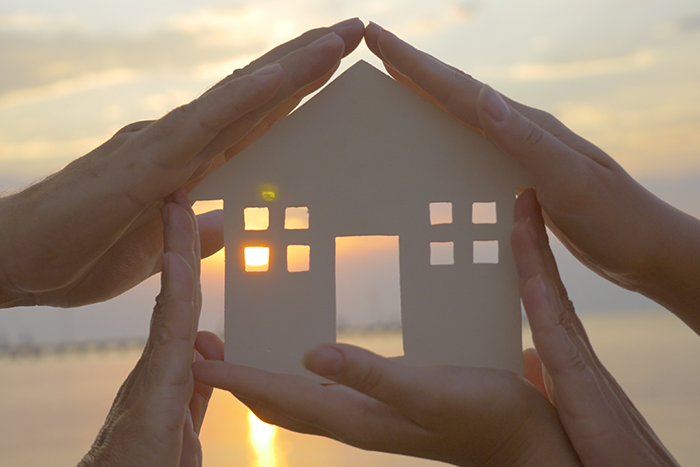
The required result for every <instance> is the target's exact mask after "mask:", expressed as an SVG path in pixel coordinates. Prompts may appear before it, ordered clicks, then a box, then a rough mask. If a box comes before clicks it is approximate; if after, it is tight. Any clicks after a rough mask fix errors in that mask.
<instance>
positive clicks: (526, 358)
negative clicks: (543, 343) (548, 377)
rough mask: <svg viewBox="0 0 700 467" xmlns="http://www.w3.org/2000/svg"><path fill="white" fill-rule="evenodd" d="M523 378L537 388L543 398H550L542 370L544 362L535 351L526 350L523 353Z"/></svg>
mask: <svg viewBox="0 0 700 467" xmlns="http://www.w3.org/2000/svg"><path fill="white" fill-rule="evenodd" d="M523 369H524V371H523V376H524V377H525V379H526V380H528V381H529V382H530V384H532V385H533V386H535V387H536V388H537V390H538V391H540V393H542V395H543V396H545V397H548V395H547V388H546V387H545V382H544V373H543V372H542V371H543V368H542V360H540V357H539V356H538V355H537V350H535V349H525V350H524V351H523Z"/></svg>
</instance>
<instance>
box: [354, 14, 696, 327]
mask: <svg viewBox="0 0 700 467" xmlns="http://www.w3.org/2000/svg"><path fill="white" fill-rule="evenodd" d="M365 41H366V43H367V45H368V47H369V48H370V49H371V50H372V51H373V52H374V53H375V54H376V55H377V56H378V57H379V58H381V59H382V60H383V61H384V63H385V65H386V67H387V70H388V71H389V73H390V74H391V75H392V76H394V77H395V78H396V79H397V80H398V81H400V82H402V83H404V84H406V85H407V86H408V87H409V88H411V89H413V90H414V91H416V92H418V93H419V94H421V95H423V96H424V97H426V98H428V99H429V100H431V101H433V102H435V103H436V104H437V105H439V106H441V107H443V108H444V109H445V110H447V111H448V112H449V113H451V114H452V115H454V116H455V117H456V118H458V119H460V120H461V121H462V122H464V123H466V124H467V125H469V126H471V127H473V128H475V129H477V130H478V131H481V132H482V133H483V134H484V135H485V136H486V137H487V138H488V139H489V140H490V141H491V142H493V143H494V144H495V145H496V146H498V147H499V148H500V149H502V150H503V151H504V152H506V153H507V154H509V155H510V156H511V157H513V159H514V160H516V162H518V163H519V164H520V165H521V167H523V168H524V169H525V171H526V172H527V173H528V174H529V175H530V176H531V177H532V179H533V181H534V185H535V188H536V192H537V199H538V201H539V202H540V204H541V205H542V207H543V209H544V211H545V216H546V219H547V224H548V226H549V227H550V228H551V229H552V230H553V231H554V232H555V233H556V235H557V236H558V238H559V239H560V240H561V241H562V242H563V243H564V244H565V245H566V246H567V247H568V249H569V250H570V251H571V252H572V253H573V254H574V255H575V256H576V257H577V258H578V259H579V260H581V261H582V262H583V263H584V264H586V265H587V266H588V267H589V268H591V269H592V270H593V271H595V272H597V273H598V274H600V275H601V276H603V277H605V278H607V279H608V280H610V281H612V282H614V283H616V284H618V285H620V286H622V287H625V288H628V289H631V290H635V291H639V292H640V293H643V294H644V295H646V296H648V297H649V298H651V299H653V300H656V301H657V302H659V303H660V304H662V305H664V306H665V307H667V308H669V309H670V310H672V311H673V312H674V313H676V314H678V316H679V317H680V318H681V319H683V320H684V321H685V322H686V323H687V324H688V325H689V326H690V327H692V328H693V329H694V330H695V331H696V332H698V333H700V313H697V310H698V309H700V288H698V287H697V283H698V280H700V262H698V261H697V258H698V257H700V242H697V237H698V236H699V235H700V221H698V220H697V219H694V218H693V217H691V216H688V215H686V214H684V213H682V212H680V211H678V210H677V209H675V208H673V207H672V206H669V205H668V204H666V203H665V202H663V201H661V200H660V199H658V198H657V197H655V196H654V195H652V194H651V193H649V192H648V191H647V190H646V189H644V188H643V187H642V186H641V185H640V184H638V183H637V182H636V181H635V180H634V179H632V177H630V176H629V174H627V173H626V172H625V171H624V169H623V168H622V167H620V166H619V165H618V164H617V163H616V162H615V161H614V160H613V159H612V158H611V157H610V156H608V155H607V154H605V153H604V152H603V151H602V150H601V149H599V148H598V147H596V146H595V145H593V144H592V143H590V142H588V141H586V140H585V139H583V138H581V137H580V136H578V135H576V134H575V133H574V132H572V131H571V130H569V129H568V128H567V127H566V126H564V125H563V124H562V123H561V122H559V121H558V120H556V119H555V118H554V117H553V116H551V115H549V114H547V113H546V112H543V111H541V110H537V109H533V108H530V107H527V106H524V105H522V104H519V103H517V102H515V101H512V100H510V99H508V98H505V97H503V96H501V95H499V94H498V93H496V92H495V91H494V90H493V89H491V88H489V87H487V86H485V85H484V84H483V83H480V82H479V81H477V80H476V79H474V78H472V77H471V76H469V75H466V74H465V73H463V72H462V71H460V70H457V69H456V68H454V67H451V66H449V65H446V64H444V63H442V62H440V61H439V60H437V59H435V58H434V57H432V56H430V55H427V54H426V53H424V52H421V51H419V50H417V49H415V48H414V47H412V46H410V45H409V44H407V43H405V42H403V41H402V40H400V39H399V38H398V37H396V36H395V35H393V34H391V33H390V32H388V31H385V30H383V29H381V28H380V27H379V26H377V25H374V24H370V25H369V26H368V27H367V29H366V31H365Z"/></svg>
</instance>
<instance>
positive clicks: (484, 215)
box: [472, 203, 496, 224]
mask: <svg viewBox="0 0 700 467" xmlns="http://www.w3.org/2000/svg"><path fill="white" fill-rule="evenodd" d="M472 222H473V223H474V224H495V223H496V203H474V204H472Z"/></svg>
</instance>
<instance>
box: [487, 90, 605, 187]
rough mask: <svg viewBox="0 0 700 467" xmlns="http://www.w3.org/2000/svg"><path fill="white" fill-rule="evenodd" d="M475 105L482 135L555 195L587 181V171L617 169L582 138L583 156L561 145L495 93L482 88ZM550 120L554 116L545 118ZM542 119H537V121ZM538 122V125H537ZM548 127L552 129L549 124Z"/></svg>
mask: <svg viewBox="0 0 700 467" xmlns="http://www.w3.org/2000/svg"><path fill="white" fill-rule="evenodd" d="M477 104H478V105H477V106H476V108H477V112H478V116H479V119H480V121H481V123H482V125H481V126H482V128H483V129H484V133H485V135H486V136H487V138H489V140H490V141H491V142H493V143H494V144H495V145H496V146H498V147H499V148H501V149H502V150H503V151H504V152H505V153H507V154H508V155H510V156H511V157H513V158H514V159H515V160H516V162H518V163H519V164H520V166H522V167H523V168H524V169H525V171H526V172H528V173H529V174H530V175H531V176H532V177H533V179H534V180H535V182H536V184H537V185H538V187H539V185H540V184H543V185H544V187H550V186H556V187H560V186H561V189H557V190H554V189H550V190H551V191H553V192H556V193H560V192H563V193H566V192H567V191H571V190H572V187H571V186H569V187H568V189H567V187H566V186H564V185H565V184H568V185H571V184H572V181H576V180H587V179H589V178H591V177H590V176H589V174H588V173H589V172H591V171H593V170H595V169H596V168H597V169H599V168H600V166H603V167H606V168H612V167H617V164H615V163H614V161H612V159H611V158H610V157H609V156H607V155H606V154H605V153H603V152H602V151H600V150H599V149H598V148H596V147H595V146H593V145H592V144H590V143H588V142H586V141H585V140H583V139H582V138H579V137H575V139H577V140H580V141H581V144H579V145H578V146H579V147H581V146H585V150H586V151H585V154H584V153H583V152H581V151H579V150H577V149H576V148H575V147H572V146H573V145H572V144H571V140H572V139H574V137H573V136H572V137H570V138H569V141H567V142H564V141H562V140H561V138H560V137H559V138H558V137H556V136H554V134H552V132H550V131H549V130H548V129H547V128H546V126H542V125H541V124H539V123H538V122H536V121H533V120H532V119H529V118H527V117H526V116H525V115H523V114H522V113H521V112H519V111H518V110H517V109H516V108H515V107H514V106H513V105H512V104H511V103H508V102H506V100H505V99H504V98H503V97H502V96H501V95H500V94H499V93H497V92H496V91H494V90H493V89H491V88H490V87H488V86H484V87H483V88H482V89H481V90H480V92H479V95H478V103H477ZM548 118H549V119H550V120H551V121H554V120H556V119H554V117H552V116H548ZM542 120H544V118H540V121H542ZM540 123H541V122H540ZM548 126H553V125H552V124H551V123H550V124H549V125H548ZM567 143H568V144H567Z"/></svg>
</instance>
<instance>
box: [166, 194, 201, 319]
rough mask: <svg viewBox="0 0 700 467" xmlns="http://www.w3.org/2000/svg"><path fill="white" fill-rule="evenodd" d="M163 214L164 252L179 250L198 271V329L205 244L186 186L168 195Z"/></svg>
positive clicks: (195, 317) (196, 316)
mask: <svg viewBox="0 0 700 467" xmlns="http://www.w3.org/2000/svg"><path fill="white" fill-rule="evenodd" d="M161 212H162V215H163V219H164V220H163V225H164V229H163V251H164V252H170V251H173V252H176V253H177V254H179V255H180V256H182V257H183V258H184V259H185V261H187V264H188V265H189V266H190V268H191V269H192V271H193V272H194V280H195V284H194V287H195V290H194V291H195V310H196V313H195V315H193V316H192V319H193V320H194V326H195V332H196V328H197V323H198V322H199V310H200V309H201V305H202V290H201V286H200V275H201V245H200V239H199V226H198V224H197V216H195V214H194V211H193V210H192V206H191V205H190V203H189V200H188V199H187V193H186V192H185V190H184V189H182V188H180V189H178V190H176V191H175V192H174V193H173V194H172V195H170V196H169V197H168V198H166V203H165V205H164V206H163V208H162V210H161Z"/></svg>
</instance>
